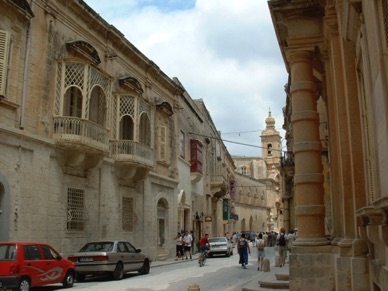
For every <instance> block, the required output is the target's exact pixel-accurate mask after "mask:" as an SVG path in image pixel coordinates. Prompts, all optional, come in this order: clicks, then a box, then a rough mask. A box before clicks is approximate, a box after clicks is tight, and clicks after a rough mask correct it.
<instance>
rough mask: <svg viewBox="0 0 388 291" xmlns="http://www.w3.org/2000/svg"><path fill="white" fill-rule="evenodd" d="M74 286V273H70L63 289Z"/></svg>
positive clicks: (66, 277) (64, 281)
mask: <svg viewBox="0 0 388 291" xmlns="http://www.w3.org/2000/svg"><path fill="white" fill-rule="evenodd" d="M73 285H74V272H73V271H68V272H67V274H66V276H65V279H64V280H63V287H64V288H71V287H73Z"/></svg>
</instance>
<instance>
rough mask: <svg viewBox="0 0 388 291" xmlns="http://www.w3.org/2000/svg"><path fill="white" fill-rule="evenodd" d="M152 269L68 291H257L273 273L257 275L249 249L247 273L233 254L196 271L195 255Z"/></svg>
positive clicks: (270, 253)
mask: <svg viewBox="0 0 388 291" xmlns="http://www.w3.org/2000/svg"><path fill="white" fill-rule="evenodd" d="M266 253H267V257H268V259H270V261H271V268H272V270H275V267H273V262H274V248H266ZM154 265H155V266H152V265H151V272H150V273H149V274H148V275H139V274H137V273H129V274H126V275H125V277H124V279H123V280H121V281H113V280H111V279H110V278H109V277H100V278H91V279H89V280H86V281H85V282H82V283H77V282H76V283H75V284H74V287H73V288H72V289H71V290H115V291H121V290H122V291H124V290H126V291H130V290H133V291H135V290H136V291H162V290H168V291H184V290H188V289H189V287H190V286H193V285H198V286H199V287H200V290H201V291H220V290H224V291H241V290H242V288H244V287H247V286H248V287H250V288H255V289H257V290H258V289H259V285H258V280H263V279H266V278H268V277H269V276H273V272H267V273H265V272H262V271H257V261H256V250H255V248H254V247H252V253H251V255H250V256H249V264H248V266H247V269H243V268H242V267H241V265H239V264H238V255H237V252H236V250H235V252H234V255H233V256H231V257H229V258H228V257H223V256H217V257H213V258H208V259H207V261H206V264H205V266H203V267H199V265H198V263H197V255H195V256H194V257H193V260H187V261H186V260H184V261H179V262H175V261H174V262H172V261H170V262H166V263H165V264H163V263H161V262H158V263H156V262H155V263H154ZM61 289H62V287H61V286H60V285H57V286H55V287H54V286H47V287H43V288H41V289H39V290H44V291H54V290H61Z"/></svg>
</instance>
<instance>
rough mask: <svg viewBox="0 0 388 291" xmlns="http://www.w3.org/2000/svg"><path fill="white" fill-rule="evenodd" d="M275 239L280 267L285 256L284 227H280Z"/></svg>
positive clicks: (283, 262)
mask: <svg viewBox="0 0 388 291" xmlns="http://www.w3.org/2000/svg"><path fill="white" fill-rule="evenodd" d="M276 241H277V245H278V246H279V257H280V267H282V266H284V264H285V263H286V258H287V235H286V230H285V229H284V227H282V228H281V229H280V232H279V234H278V236H277V239H276Z"/></svg>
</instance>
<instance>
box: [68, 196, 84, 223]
mask: <svg viewBox="0 0 388 291" xmlns="http://www.w3.org/2000/svg"><path fill="white" fill-rule="evenodd" d="M84 212H85V193H84V190H82V189H75V188H68V189H67V229H68V230H83V229H84Z"/></svg>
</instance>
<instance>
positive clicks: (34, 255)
mask: <svg viewBox="0 0 388 291" xmlns="http://www.w3.org/2000/svg"><path fill="white" fill-rule="evenodd" d="M74 276H75V265H74V264H73V263H72V262H70V261H68V260H66V259H65V258H63V257H62V256H61V255H60V254H59V252H58V251H56V250H55V249H54V248H53V247H52V246H50V245H48V244H45V243H34V242H0V289H12V290H21V291H28V290H30V288H31V287H37V286H43V285H48V284H54V283H62V284H63V287H65V288H70V287H73V284H74Z"/></svg>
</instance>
